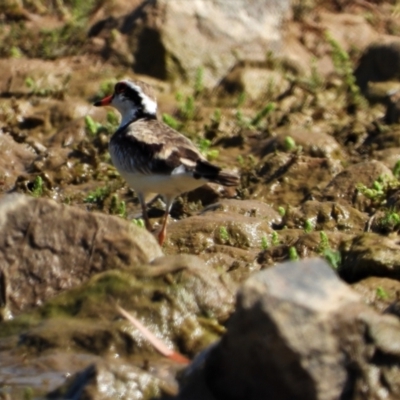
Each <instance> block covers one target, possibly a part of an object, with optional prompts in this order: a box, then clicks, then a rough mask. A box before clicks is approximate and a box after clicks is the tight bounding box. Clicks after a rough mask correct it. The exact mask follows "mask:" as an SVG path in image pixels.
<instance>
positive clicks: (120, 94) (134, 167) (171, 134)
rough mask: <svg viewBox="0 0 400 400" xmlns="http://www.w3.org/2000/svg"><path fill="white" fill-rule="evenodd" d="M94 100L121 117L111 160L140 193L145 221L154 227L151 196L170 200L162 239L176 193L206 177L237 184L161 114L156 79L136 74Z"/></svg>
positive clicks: (235, 178) (161, 238)
mask: <svg viewBox="0 0 400 400" xmlns="http://www.w3.org/2000/svg"><path fill="white" fill-rule="evenodd" d="M94 106H96V107H99V106H112V107H114V108H115V109H116V110H117V111H118V112H119V113H120V114H121V123H120V125H119V127H118V128H117V130H116V131H115V133H114V134H113V135H112V137H111V138H110V141H109V152H110V156H111V161H112V163H113V164H114V166H115V168H116V169H117V171H118V172H119V174H120V175H121V176H122V177H123V178H124V179H125V181H126V182H127V184H128V185H129V186H130V187H131V188H132V189H133V190H134V191H135V193H136V195H137V196H138V199H139V202H140V205H141V208H142V217H143V220H144V223H145V227H146V229H147V230H148V231H150V232H152V230H153V228H152V226H151V223H150V220H149V217H148V214H147V209H146V202H145V199H146V196H147V195H149V194H158V195H161V196H162V197H163V199H164V202H165V205H166V207H165V214H164V216H163V220H162V224H161V230H160V231H159V234H158V242H159V244H160V245H162V244H163V243H164V241H165V238H166V232H167V220H168V216H169V213H170V211H171V207H172V204H173V202H174V199H175V198H176V197H177V196H179V195H180V194H182V193H184V192H189V191H191V190H194V189H196V188H198V187H200V186H202V185H204V184H205V183H207V182H214V183H218V184H221V185H224V186H237V185H238V184H239V176H238V175H237V174H235V173H232V172H226V171H223V170H222V169H221V168H220V167H219V166H217V165H215V164H212V163H210V162H209V161H208V160H207V159H206V158H205V157H204V155H203V154H201V152H200V151H199V150H198V148H197V147H196V146H195V145H194V144H193V143H192V141H191V140H189V139H188V138H187V137H186V136H184V135H183V134H181V133H179V132H178V131H176V130H174V129H173V128H171V127H170V126H168V125H166V124H165V123H164V122H162V121H161V120H159V119H158V117H157V100H156V97H155V95H154V92H153V88H152V86H151V85H149V84H147V83H144V82H141V81H137V80H131V79H124V80H121V81H119V82H117V83H116V84H115V87H114V92H113V94H111V95H108V96H106V97H104V98H103V99H101V100H99V101H97V102H95V103H94Z"/></svg>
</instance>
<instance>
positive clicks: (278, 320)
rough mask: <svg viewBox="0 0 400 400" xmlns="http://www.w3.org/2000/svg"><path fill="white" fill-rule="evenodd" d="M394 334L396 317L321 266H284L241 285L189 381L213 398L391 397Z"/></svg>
mask: <svg viewBox="0 0 400 400" xmlns="http://www.w3.org/2000/svg"><path fill="white" fill-rule="evenodd" d="M399 335H400V322H399V321H398V319H397V318H395V317H393V316H391V315H383V316H382V315H379V314H377V313H376V312H375V311H373V310H372V309H370V308H368V307H367V306H366V305H364V304H363V303H362V301H361V299H360V297H359V295H358V294H356V293H355V292H354V291H353V290H352V289H351V288H349V287H348V286H347V285H346V284H345V283H343V282H342V281H340V279H338V277H337V276H336V274H335V272H334V271H333V270H332V269H331V268H330V267H329V266H328V265H327V264H326V262H325V261H323V260H319V259H309V260H303V261H300V262H289V263H285V264H281V265H278V266H277V267H275V268H270V269H268V270H266V271H262V272H259V273H257V274H255V275H253V276H252V277H251V278H250V279H248V280H247V281H246V282H245V284H244V285H243V286H242V288H241V289H240V291H239V293H238V297H237V309H236V312H235V313H234V314H233V316H232V318H231V320H230V321H229V323H228V331H227V333H226V335H225V336H224V337H223V338H222V340H221V342H220V343H218V344H217V345H216V346H215V347H214V348H213V349H211V351H210V354H208V356H207V357H206V361H205V364H204V365H203V366H202V367H199V368H198V369H197V370H196V371H194V372H192V374H193V375H192V377H194V376H196V373H197V374H199V375H201V377H202V378H201V379H205V382H206V384H207V386H208V388H209V389H210V390H211V392H212V393H213V395H214V396H215V397H216V398H219V399H220V398H223V399H229V400H236V399H251V400H252V399H274V400H281V399H284V400H289V399H290V400H304V399H307V400H313V399H315V400H317V399H318V400H328V399H329V400H337V399H339V398H340V399H379V398H383V397H382V396H385V398H390V399H395V398H397V397H398V396H399V394H400V391H399V387H400V386H399V385H398V383H399V378H398V374H396V371H397V370H398V369H397V366H396V365H397V362H398V361H399V359H400V352H399V348H400V347H399V346H400V340H399ZM201 379H200V378H199V377H197V383H198V382H201ZM190 385H193V380H190V379H188V380H187V386H186V387H185V386H184V387H183V388H182V390H181V393H182V394H183V393H190ZM193 387H194V386H193ZM178 398H179V399H182V400H183V399H188V398H190V396H186V397H184V396H183V395H181V396H179V397H178ZM207 398H208V397H207ZM210 398H211V397H210Z"/></svg>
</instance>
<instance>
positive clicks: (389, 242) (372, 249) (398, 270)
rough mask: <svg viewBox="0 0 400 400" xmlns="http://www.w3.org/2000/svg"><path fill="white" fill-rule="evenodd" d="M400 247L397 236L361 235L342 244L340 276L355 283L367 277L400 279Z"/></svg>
mask: <svg viewBox="0 0 400 400" xmlns="http://www.w3.org/2000/svg"><path fill="white" fill-rule="evenodd" d="M399 251H400V246H399V243H398V239H397V235H395V236H384V235H378V234H376V233H363V234H361V235H357V236H356V237H354V238H352V239H350V240H349V241H346V242H343V244H342V246H341V248H340V252H341V254H342V264H341V267H340V270H339V273H340V276H341V277H342V278H343V279H345V280H346V281H348V282H355V281H358V280H360V279H363V278H366V277H369V276H381V277H386V278H393V279H399V278H400V261H399Z"/></svg>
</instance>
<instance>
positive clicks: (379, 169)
mask: <svg viewBox="0 0 400 400" xmlns="http://www.w3.org/2000/svg"><path fill="white" fill-rule="evenodd" d="M384 175H386V176H387V177H389V178H391V177H393V173H392V171H391V170H390V169H389V168H388V167H386V165H384V164H383V163H381V162H379V161H375V160H372V161H364V162H361V163H358V164H354V165H351V166H349V167H348V168H346V169H345V170H344V171H342V172H340V173H339V174H337V175H336V176H335V177H334V178H333V179H332V181H331V182H329V184H328V185H327V186H326V187H325V189H324V190H323V192H322V200H324V201H337V202H339V203H344V204H351V205H352V206H353V207H355V208H357V209H358V210H359V211H366V210H367V209H368V207H369V206H370V205H371V200H369V199H367V198H366V197H365V196H364V195H363V194H361V193H360V192H359V190H358V189H357V186H358V185H360V184H361V185H364V186H366V187H368V188H370V187H372V184H373V183H374V181H375V180H376V179H378V178H379V177H381V176H384Z"/></svg>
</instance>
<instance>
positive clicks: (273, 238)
mask: <svg viewBox="0 0 400 400" xmlns="http://www.w3.org/2000/svg"><path fill="white" fill-rule="evenodd" d="M271 242H272V244H273V245H274V246H278V245H279V244H280V241H279V235H278V232H276V231H273V232H272V235H271Z"/></svg>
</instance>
